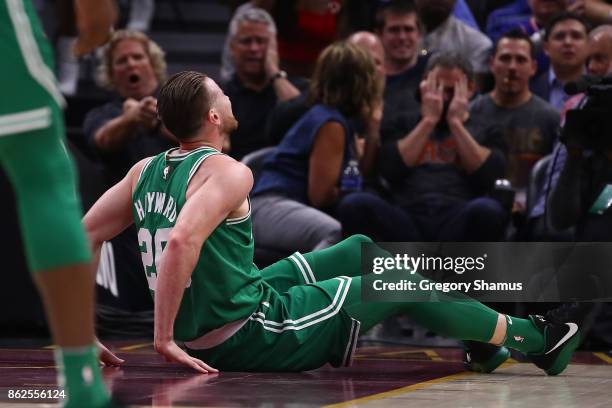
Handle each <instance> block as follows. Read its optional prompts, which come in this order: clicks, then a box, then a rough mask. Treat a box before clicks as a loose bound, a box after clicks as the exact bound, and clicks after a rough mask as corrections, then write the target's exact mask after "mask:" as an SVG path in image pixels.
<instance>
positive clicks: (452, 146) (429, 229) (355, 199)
mask: <svg viewBox="0 0 612 408" xmlns="http://www.w3.org/2000/svg"><path fill="white" fill-rule="evenodd" d="M474 88H475V85H474V80H473V71H472V68H471V66H470V63H469V61H467V60H466V59H465V58H463V57H462V56H460V55H459V54H448V53H446V54H439V55H433V56H432V57H431V58H430V60H429V62H428V64H427V68H426V74H425V77H424V78H423V81H422V82H421V85H420V91H421V100H422V102H421V111H420V114H419V113H418V112H415V113H413V114H412V115H410V114H405V115H402V116H399V117H398V118H397V120H396V125H395V126H394V128H395V129H396V131H395V133H394V134H385V135H383V137H384V138H383V140H382V141H383V145H382V147H381V149H380V154H379V158H378V169H379V171H380V174H381V175H382V176H383V177H385V178H386V179H387V180H388V181H389V183H390V186H391V196H392V199H393V202H392V203H390V202H387V201H385V200H383V199H382V198H380V197H378V196H376V195H374V194H371V193H366V192H364V193H353V194H350V195H348V196H346V197H345V198H344V199H343V200H342V202H341V203H340V205H339V207H338V212H337V213H338V217H339V219H340V220H341V222H342V227H343V233H344V234H345V235H351V234H354V233H356V232H360V233H365V234H367V235H369V236H371V237H372V238H373V239H374V240H375V241H416V242H418V241H438V240H440V241H464V240H465V241H497V240H499V239H500V238H501V237H502V236H503V233H504V229H505V225H506V220H507V214H506V212H505V210H504V209H503V208H502V206H501V204H499V203H498V202H497V201H495V200H493V199H491V198H487V197H484V196H483V195H484V194H486V193H487V192H488V191H490V190H491V189H492V187H493V184H494V181H495V180H496V179H498V178H501V177H503V175H504V174H505V157H504V152H503V150H504V149H503V140H502V136H501V135H500V133H499V132H498V131H497V127H494V128H486V127H485V125H484V124H481V123H478V122H477V121H475V120H472V119H471V118H470V114H469V111H468V100H469V98H470V96H471V95H472V94H473V92H474Z"/></svg>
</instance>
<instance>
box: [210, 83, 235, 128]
mask: <svg viewBox="0 0 612 408" xmlns="http://www.w3.org/2000/svg"><path fill="white" fill-rule="evenodd" d="M206 81H207V82H209V84H208V86H210V89H211V91H212V92H213V94H214V95H215V97H214V102H213V107H214V108H215V109H216V110H217V112H218V113H219V117H220V120H221V125H220V129H219V130H220V132H221V133H222V134H226V135H229V134H230V133H232V132H233V131H234V130H236V129H237V128H238V121H237V120H236V118H235V117H234V112H233V111H232V102H231V101H230V98H229V96H227V95H226V94H225V93H224V92H223V90H222V89H221V88H220V87H219V85H217V84H216V83H215V82H214V81H213V80H212V79H210V78H207V80H206Z"/></svg>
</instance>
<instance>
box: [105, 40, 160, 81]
mask: <svg viewBox="0 0 612 408" xmlns="http://www.w3.org/2000/svg"><path fill="white" fill-rule="evenodd" d="M125 40H133V41H138V42H140V43H141V44H142V46H143V48H144V50H145V52H146V53H147V56H148V57H149V61H151V67H152V68H153V72H154V73H155V78H157V82H158V83H159V84H160V85H161V84H163V83H164V81H165V80H166V77H167V66H166V59H165V53H164V52H163V51H162V49H161V48H160V46H159V45H157V43H156V42H155V41H153V40H151V39H150V38H149V37H148V36H147V35H146V34H144V33H141V32H139V31H129V30H118V31H115V32H114V33H113V35H112V37H111V39H110V41H109V42H108V44H106V45H105V46H104V48H103V49H102V58H101V60H100V64H99V65H98V68H97V70H96V83H97V84H98V85H99V86H101V87H102V88H106V89H109V90H111V91H113V90H115V88H114V86H113V82H112V77H113V76H112V72H113V70H112V66H113V52H114V51H115V48H116V47H117V45H118V44H119V43H120V42H121V41H125Z"/></svg>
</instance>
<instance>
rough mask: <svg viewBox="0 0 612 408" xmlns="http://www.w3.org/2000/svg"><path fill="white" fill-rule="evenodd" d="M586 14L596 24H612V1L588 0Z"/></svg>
mask: <svg viewBox="0 0 612 408" xmlns="http://www.w3.org/2000/svg"><path fill="white" fill-rule="evenodd" d="M585 14H586V17H587V18H588V19H589V21H590V22H592V23H594V24H612V2H611V1H610V0H586V6H585Z"/></svg>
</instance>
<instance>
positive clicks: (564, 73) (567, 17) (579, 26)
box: [531, 13, 589, 111]
mask: <svg viewBox="0 0 612 408" xmlns="http://www.w3.org/2000/svg"><path fill="white" fill-rule="evenodd" d="M588 32H589V29H588V26H587V23H586V21H585V20H584V19H583V18H582V17H580V16H579V15H577V14H572V13H559V14H556V15H555V16H554V17H553V18H552V19H551V20H550V22H549V24H548V26H547V27H546V31H545V32H544V52H546V55H548V57H549V58H550V68H549V69H548V71H545V72H542V73H541V74H540V75H539V76H537V77H536V78H534V80H533V82H532V83H531V90H532V92H533V93H534V94H536V95H538V96H539V97H541V98H542V99H544V100H546V101H548V102H549V103H550V104H551V105H552V106H553V107H554V108H555V109H557V110H558V111H561V109H562V108H563V104H564V103H565V102H566V101H567V100H568V99H569V95H567V93H566V92H565V90H564V89H563V87H564V86H565V84H567V83H568V82H572V81H576V80H577V79H578V78H580V77H581V76H582V75H583V74H584V72H585V63H586V59H587V56H588V52H589V51H588V47H587V36H588Z"/></svg>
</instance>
